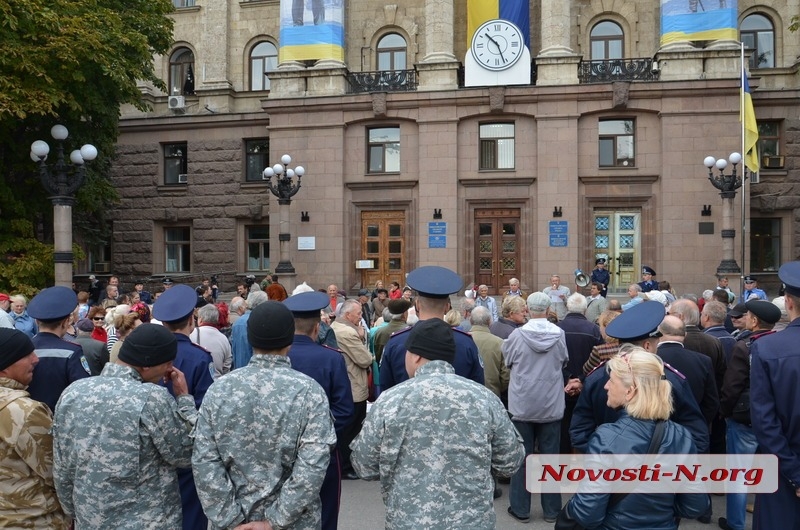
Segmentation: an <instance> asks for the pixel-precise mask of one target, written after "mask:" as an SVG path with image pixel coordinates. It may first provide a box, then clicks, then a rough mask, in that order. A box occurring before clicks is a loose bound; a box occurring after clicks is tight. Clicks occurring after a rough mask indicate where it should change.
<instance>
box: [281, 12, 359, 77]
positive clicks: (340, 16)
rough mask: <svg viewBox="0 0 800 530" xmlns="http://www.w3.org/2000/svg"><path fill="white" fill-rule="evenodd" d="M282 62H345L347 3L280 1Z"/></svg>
mask: <svg viewBox="0 0 800 530" xmlns="http://www.w3.org/2000/svg"><path fill="white" fill-rule="evenodd" d="M280 1H281V37H280V51H279V52H278V57H279V62H284V61H306V60H320V59H332V60H336V61H340V62H344V0H280Z"/></svg>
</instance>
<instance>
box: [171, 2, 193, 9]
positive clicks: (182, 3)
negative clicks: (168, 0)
mask: <svg viewBox="0 0 800 530" xmlns="http://www.w3.org/2000/svg"><path fill="white" fill-rule="evenodd" d="M172 5H174V6H175V7H193V6H194V0H172Z"/></svg>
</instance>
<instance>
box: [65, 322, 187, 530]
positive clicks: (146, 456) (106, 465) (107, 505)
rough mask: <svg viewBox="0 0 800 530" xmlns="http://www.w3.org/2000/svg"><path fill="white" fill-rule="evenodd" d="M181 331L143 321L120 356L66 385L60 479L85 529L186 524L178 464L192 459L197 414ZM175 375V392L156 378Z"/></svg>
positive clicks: (78, 522)
mask: <svg viewBox="0 0 800 530" xmlns="http://www.w3.org/2000/svg"><path fill="white" fill-rule="evenodd" d="M177 351H178V343H177V340H176V339H175V336H174V335H173V334H172V333H171V332H170V331H168V330H167V329H166V328H164V327H162V326H159V325H157V324H142V325H140V326H139V327H137V328H136V329H134V330H133V331H132V332H131V334H130V335H129V336H128V337H127V338H126V339H125V342H123V343H122V348H120V351H119V358H118V360H117V362H116V363H109V364H107V365H106V366H105V368H103V372H102V373H101V374H100V375H99V376H97V377H91V378H88V379H83V380H81V381H78V382H76V383H73V384H72V385H70V386H69V388H67V390H65V391H64V393H63V394H62V396H61V399H60V400H59V401H58V404H57V405H56V413H55V419H54V421H53V440H54V442H53V449H54V464H55V471H54V477H55V485H56V491H57V492H58V498H59V500H60V501H61V505H62V506H63V508H64V511H65V512H66V513H67V514H68V515H73V516H74V517H75V526H76V528H80V529H81V530H85V529H98V530H100V529H103V530H106V529H108V528H115V529H127V528H130V529H134V528H135V529H141V528H154V529H155V528H158V529H170V530H175V529H178V528H181V525H182V519H183V517H182V514H181V498H180V495H179V492H178V476H177V473H176V468H177V467H189V465H190V461H191V456H192V439H191V436H190V433H191V429H192V425H193V424H194V422H195V420H196V418H197V411H196V409H195V407H194V398H193V397H192V396H191V395H189V393H188V387H187V384H186V379H185V377H184V375H183V373H182V372H181V371H180V370H178V369H177V368H174V367H173V366H172V361H173V360H174V359H175V355H176V354H177ZM162 379H167V380H169V381H171V382H172V389H173V392H174V394H175V396H176V397H175V398H173V397H172V396H170V395H169V393H168V392H167V390H166V389H165V388H163V387H162V386H159V385H157V384H151V383H158V382H159V381H161V380H162Z"/></svg>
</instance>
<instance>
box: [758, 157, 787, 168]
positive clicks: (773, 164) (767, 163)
mask: <svg viewBox="0 0 800 530" xmlns="http://www.w3.org/2000/svg"><path fill="white" fill-rule="evenodd" d="M783 162H784V158H783V157H782V156H762V157H761V167H763V168H764V169H783Z"/></svg>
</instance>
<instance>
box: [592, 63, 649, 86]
mask: <svg viewBox="0 0 800 530" xmlns="http://www.w3.org/2000/svg"><path fill="white" fill-rule="evenodd" d="M653 64H654V63H653V59H652V58H650V57H645V58H640V59H606V60H604V61H581V62H580V64H578V80H579V81H580V82H581V83H610V82H612V81H658V77H659V76H658V74H659V71H658V68H657V67H656V68H653Z"/></svg>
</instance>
